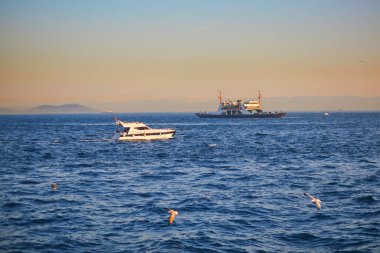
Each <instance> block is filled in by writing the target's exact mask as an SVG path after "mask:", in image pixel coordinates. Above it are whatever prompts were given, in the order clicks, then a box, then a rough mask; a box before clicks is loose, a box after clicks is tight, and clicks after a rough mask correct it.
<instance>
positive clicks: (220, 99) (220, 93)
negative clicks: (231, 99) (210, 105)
mask: <svg viewBox="0 0 380 253" xmlns="http://www.w3.org/2000/svg"><path fill="white" fill-rule="evenodd" d="M218 93H219V95H218V98H219V104H220V105H221V104H222V91H220V90H218Z"/></svg>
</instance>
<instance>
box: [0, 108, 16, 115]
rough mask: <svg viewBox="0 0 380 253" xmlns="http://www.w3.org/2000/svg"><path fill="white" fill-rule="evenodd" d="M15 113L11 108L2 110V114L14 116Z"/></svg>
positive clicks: (0, 109)
mask: <svg viewBox="0 0 380 253" xmlns="http://www.w3.org/2000/svg"><path fill="white" fill-rule="evenodd" d="M14 113H15V111H14V110H12V109H9V108H0V114H14Z"/></svg>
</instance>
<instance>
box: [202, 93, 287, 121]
mask: <svg viewBox="0 0 380 253" xmlns="http://www.w3.org/2000/svg"><path fill="white" fill-rule="evenodd" d="M218 92H219V96H218V98H219V107H218V111H217V112H215V113H207V112H198V113H196V115H197V116H198V117H200V118H282V117H284V116H285V115H286V113H285V112H263V110H262V107H261V93H260V91H259V96H258V100H250V101H243V100H241V99H239V100H237V101H236V102H233V101H231V100H226V101H222V92H221V91H218Z"/></svg>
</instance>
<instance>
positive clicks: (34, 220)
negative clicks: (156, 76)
mask: <svg viewBox="0 0 380 253" xmlns="http://www.w3.org/2000/svg"><path fill="white" fill-rule="evenodd" d="M114 116H116V117H117V118H119V119H121V120H123V121H140V122H144V123H146V124H147V125H149V126H151V127H153V128H174V129H176V135H175V137H174V138H173V139H170V140H161V141H140V142H118V141H114V140H112V139H111V137H112V135H113V133H114V131H115V123H114V121H113V117H114ZM0 145H1V148H0V151H1V152H0V252H366V253H367V252H380V112H344V111H343V112H336V113H334V112H332V113H330V114H329V115H325V114H324V113H322V112H319V113H318V112H314V113H295V112H294V113H288V114H287V115H286V116H285V117H284V118H281V119H200V118H198V117H196V116H195V115H194V114H193V113H133V114H122V113H120V114H116V115H113V114H77V115H2V116H0ZM52 183H58V188H57V189H56V190H52V188H51V184H52ZM304 193H309V194H311V195H313V196H315V197H317V198H319V199H320V200H321V201H322V209H321V210H318V209H317V208H316V206H315V205H314V204H313V203H312V202H311V201H310V199H308V198H307V197H306V196H305V195H304ZM170 209H173V210H176V211H178V212H179V215H177V216H176V217H175V220H174V223H173V224H172V225H169V224H168V217H169V213H168V210H170Z"/></svg>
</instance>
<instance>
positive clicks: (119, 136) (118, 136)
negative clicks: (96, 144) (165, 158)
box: [113, 130, 175, 141]
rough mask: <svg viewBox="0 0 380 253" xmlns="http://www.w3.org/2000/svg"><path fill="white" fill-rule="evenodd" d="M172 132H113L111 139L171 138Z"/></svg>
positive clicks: (145, 139) (148, 139)
mask: <svg viewBox="0 0 380 253" xmlns="http://www.w3.org/2000/svg"><path fill="white" fill-rule="evenodd" d="M174 134H175V130H172V131H165V132H159V133H145V134H129V135H123V134H120V133H115V135H114V137H113V139H116V140H118V141H151V140H166V139H171V138H173V136H174Z"/></svg>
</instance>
